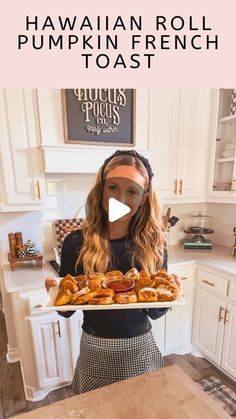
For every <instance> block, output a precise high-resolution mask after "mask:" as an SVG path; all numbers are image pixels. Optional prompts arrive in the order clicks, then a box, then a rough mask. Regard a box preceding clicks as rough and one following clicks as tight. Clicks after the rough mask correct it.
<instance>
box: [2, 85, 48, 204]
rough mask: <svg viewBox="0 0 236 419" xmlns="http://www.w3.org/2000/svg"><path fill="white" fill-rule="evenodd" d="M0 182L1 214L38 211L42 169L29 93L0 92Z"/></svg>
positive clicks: (34, 105) (33, 105) (33, 101)
mask: <svg viewBox="0 0 236 419" xmlns="http://www.w3.org/2000/svg"><path fill="white" fill-rule="evenodd" d="M0 180H1V190H0V211H9V212H10V211H33V210H37V209H40V208H41V206H42V203H43V196H44V183H43V167H42V162H41V154H40V151H39V127H38V123H37V102H36V97H35V92H34V91H32V90H22V89H21V90H20V89H17V90H16V89H14V90H13V89H12V90H1V91H0Z"/></svg>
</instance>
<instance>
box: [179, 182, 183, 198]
mask: <svg viewBox="0 0 236 419" xmlns="http://www.w3.org/2000/svg"><path fill="white" fill-rule="evenodd" d="M179 193H180V195H182V193H183V179H180V181H179Z"/></svg>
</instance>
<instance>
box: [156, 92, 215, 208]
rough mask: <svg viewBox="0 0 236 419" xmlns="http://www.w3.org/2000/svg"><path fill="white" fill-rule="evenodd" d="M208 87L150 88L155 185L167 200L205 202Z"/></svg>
mask: <svg viewBox="0 0 236 419" xmlns="http://www.w3.org/2000/svg"><path fill="white" fill-rule="evenodd" d="M208 115H209V91H208V90H163V91H161V90H158V91H157V90H150V102H149V134H150V147H151V149H153V150H155V156H154V161H155V173H156V181H155V187H156V189H157V191H158V192H159V194H160V196H161V197H162V199H163V201H164V202H166V203H171V202H200V201H204V189H205V163H206V150H207V134H208V121H209V119H208Z"/></svg>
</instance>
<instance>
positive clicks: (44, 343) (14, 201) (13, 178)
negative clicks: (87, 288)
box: [0, 89, 236, 413]
mask: <svg viewBox="0 0 236 419" xmlns="http://www.w3.org/2000/svg"><path fill="white" fill-rule="evenodd" d="M234 92H235V90H233V89H232V90H230V89H221V90H220V91H219V90H217V89H212V90H207V89H196V90H192V89H189V90H177V89H176V90H151V89H137V90H136V92H135V93H136V94H135V100H134V102H133V108H132V112H133V113H132V116H133V121H134V122H133V125H134V127H133V128H134V129H133V131H134V133H135V145H132V144H131V143H130V146H129V148H132V147H133V148H135V149H136V150H137V151H138V152H140V153H141V154H143V155H144V156H145V157H147V158H148V159H149V161H150V163H151V165H152V169H153V172H154V178H153V187H154V189H155V190H156V191H157V193H158V196H159V197H160V198H161V201H162V204H163V215H164V214H166V212H167V210H168V208H169V207H170V208H171V214H172V215H175V216H176V217H178V218H179V221H178V222H177V223H176V225H175V226H173V227H171V228H170V231H169V232H168V233H166V234H167V240H168V250H169V251H168V253H169V271H170V272H176V273H177V274H179V276H180V277H181V278H182V283H183V289H184V294H185V299H186V305H185V306H183V307H175V308H173V310H172V311H169V312H168V313H167V315H166V316H164V317H162V318H161V319H160V320H158V321H153V333H154V336H155V339H156V341H157V342H158V345H159V347H160V350H161V352H162V353H163V354H164V355H166V356H167V357H168V356H169V355H171V354H177V355H180V356H181V355H183V356H184V354H189V353H192V355H194V356H196V357H197V356H201V355H203V356H204V357H205V358H206V359H207V360H209V361H211V362H212V363H213V364H214V365H215V366H217V368H218V369H219V370H220V371H221V372H223V373H224V374H225V376H226V379H227V377H229V378H230V379H231V380H234V381H235V377H236V363H235V356H234V353H235V346H236V336H235V332H234V330H236V327H235V318H236V317H235V314H236V307H235V300H236V259H235V258H233V245H234V236H233V234H234V233H233V228H234V227H235V226H236V206H235V204H236V158H235V154H236V148H235V142H236V129H235V120H236V116H235V110H234V108H232V109H231V97H232V96H233V95H234V94H235V93H234ZM0 93H1V105H0V106H1V108H0V120H1V123H0V127H1V128H0V130H1V131H0V147H1V155H0V168H1V172H0V175H1V177H0V184H1V199H0V252H1V265H2V272H1V276H2V277H1V292H2V299H3V307H4V316H5V322H6V332H7V344H8V345H7V360H8V362H9V363H12V365H14V364H15V363H16V362H19V361H20V364H21V372H22V379H23V387H24V393H25V399H26V400H27V401H29V402H31V403H40V402H41V401H42V400H44V399H45V397H47V395H48V394H49V393H50V392H51V391H53V390H55V389H56V388H59V389H63V388H64V387H65V386H68V384H69V383H70V381H71V379H72V371H73V369H74V367H75V363H76V359H77V356H78V351H79V341H80V333H81V322H82V316H81V313H80V312H79V311H78V312H77V313H76V315H75V316H72V317H71V318H70V319H68V320H65V319H61V318H60V319H59V317H58V315H57V313H56V312H51V313H48V312H42V309H41V308H39V307H37V305H38V304H41V303H42V301H43V300H44V298H45V292H46V290H45V289H44V279H45V278H46V277H47V276H49V275H51V274H52V271H51V270H50V266H49V265H48V264H47V263H46V262H47V261H48V260H52V259H53V258H54V252H53V251H52V248H53V247H57V245H58V243H57V241H56V232H55V221H56V220H61V219H74V218H83V217H84V216H85V210H84V204H85V202H86V196H87V194H88V191H89V190H90V189H91V187H92V185H93V182H94V175H95V173H96V172H97V170H98V168H99V167H100V166H101V164H102V163H103V161H104V160H105V159H106V158H107V157H108V156H109V155H111V154H112V153H113V152H114V151H115V150H116V149H117V148H118V149H120V148H125V147H127V145H125V146H124V145H123V146H122V145H120V144H119V146H114V145H112V144H109V145H106V144H99V145H97V144H92V143H91V141H90V143H89V144H88V143H87V144H86V143H85V142H84V143H82V142H77V143H76V142H73V141H71V142H69V141H65V137H66V136H65V131H64V128H65V123H64V118H65V112H64V110H65V109H64V102H63V101H62V97H61V91H59V90H42V89H38V90H37V91H35V90H7V91H1V92H0ZM229 144H230V147H229ZM131 146H132V147H131ZM231 150H233V152H232V151H231ZM227 153H228V154H227ZM194 214H195V215H196V214H203V215H210V216H211V220H212V223H213V227H214V233H213V234H212V235H211V237H210V239H211V242H212V243H213V247H212V250H207V249H204V250H199V249H191V250H184V245H183V244H184V241H185V240H186V233H185V231H184V230H185V229H186V227H188V226H190V224H191V222H192V218H191V217H192V216H193V215H194ZM17 231H20V232H21V233H22V236H23V242H24V243H25V242H26V241H27V240H32V241H33V242H34V243H35V245H36V248H37V249H38V250H39V251H40V252H41V253H42V255H43V268H42V269H40V268H36V266H35V262H32V263H28V264H27V263H16V266H15V267H14V271H12V270H11V268H10V265H9V261H8V252H9V241H8V234H9V233H11V232H17ZM207 238H209V236H208V237H207ZM209 284H213V285H209ZM201 313H203V314H204V315H203V316H201ZM218 315H219V317H220V321H219V320H218ZM206 319H207V321H208V322H209V323H207V322H206ZM12 320H14V321H12ZM48 325H51V326H48ZM75 330H76V331H77V332H76V333H75ZM50 333H55V336H54V338H53V340H52V341H51V343H49V337H50ZM45 339H46V340H45ZM47 339H48V340H47ZM49 347H50V351H49ZM39 348H40V351H39ZM62 358H63V364H62V363H61V359H62ZM200 359H202V358H200ZM39 405H40V404H39ZM14 413H17V412H14Z"/></svg>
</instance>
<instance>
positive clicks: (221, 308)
mask: <svg viewBox="0 0 236 419" xmlns="http://www.w3.org/2000/svg"><path fill="white" fill-rule="evenodd" d="M224 310H225V309H224V307H222V306H220V309H219V316H218V322H220V321H221V320H223V318H224V316H223V315H222V312H223V311H224Z"/></svg>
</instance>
